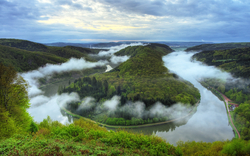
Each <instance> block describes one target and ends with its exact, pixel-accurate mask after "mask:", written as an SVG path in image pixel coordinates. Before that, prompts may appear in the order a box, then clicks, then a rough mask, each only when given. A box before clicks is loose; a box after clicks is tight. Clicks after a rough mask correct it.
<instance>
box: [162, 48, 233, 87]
mask: <svg viewBox="0 0 250 156" xmlns="http://www.w3.org/2000/svg"><path fill="white" fill-rule="evenodd" d="M193 55H194V53H186V52H183V51H180V52H174V53H171V54H168V55H167V56H164V57H163V61H164V62H165V66H166V67H167V68H168V69H169V70H170V71H172V72H175V73H176V74H177V75H179V76H181V77H182V78H185V79H186V80H188V81H190V82H192V83H195V82H196V80H199V79H202V78H221V79H227V78H232V76H231V75H230V74H229V73H227V72H222V71H221V70H219V69H217V68H215V67H213V66H207V65H204V64H202V63H201V62H198V61H195V60H193V61H192V62H191V61H190V59H191V57H192V56H193Z"/></svg>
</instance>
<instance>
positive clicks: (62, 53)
mask: <svg viewBox="0 0 250 156" xmlns="http://www.w3.org/2000/svg"><path fill="white" fill-rule="evenodd" d="M99 51H100V49H89V48H81V47H74V46H66V47H47V46H45V45H43V44H39V43H34V42H30V41H25V40H17V39H0V62H1V63H2V64H3V65H5V66H11V65H12V66H13V67H14V69H15V70H16V71H18V72H23V71H28V70H34V69H37V68H38V67H41V66H43V65H45V64H47V63H51V64H57V63H63V62H66V61H67V60H68V59H69V58H72V57H74V58H81V57H84V58H85V59H86V60H87V61H95V60H93V59H91V58H89V57H88V54H91V53H93V54H94V53H98V52H99Z"/></svg>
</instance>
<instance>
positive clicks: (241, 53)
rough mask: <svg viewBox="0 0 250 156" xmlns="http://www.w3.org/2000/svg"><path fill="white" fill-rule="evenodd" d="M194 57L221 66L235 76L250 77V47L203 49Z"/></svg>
mask: <svg viewBox="0 0 250 156" xmlns="http://www.w3.org/2000/svg"><path fill="white" fill-rule="evenodd" d="M193 58H194V59H196V60H198V61H201V62H204V63H206V64H207V65H212V66H216V67H219V68H221V69H223V70H225V71H227V72H230V73H232V74H233V75H234V76H235V77H242V78H249V77H250V64H249V61H250V48H236V49H228V50H213V51H203V52H200V53H197V54H195V55H194V56H193Z"/></svg>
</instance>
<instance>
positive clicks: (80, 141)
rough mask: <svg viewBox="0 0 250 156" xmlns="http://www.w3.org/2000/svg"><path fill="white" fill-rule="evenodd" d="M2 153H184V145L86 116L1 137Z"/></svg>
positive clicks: (0, 151)
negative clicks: (108, 127)
mask: <svg viewBox="0 0 250 156" xmlns="http://www.w3.org/2000/svg"><path fill="white" fill-rule="evenodd" d="M45 120H49V118H47V119H45ZM43 122H44V121H43ZM53 122H54V121H51V123H53ZM0 153H1V154H4V155H18V154H19V155H39V154H42V155H81V154H86V155H98V154H104V155H136V154H138V155H182V152H181V151H180V149H178V148H175V147H174V146H173V145H170V144H169V143H166V142H165V140H162V139H161V138H159V137H156V136H146V135H143V134H133V133H128V132H126V131H118V132H114V131H112V130H111V131H107V130H106V129H105V128H102V127H99V126H98V125H96V124H93V123H90V122H87V121H84V120H83V119H80V120H76V121H74V123H73V124H70V125H66V126H62V127H58V126H54V125H52V126H51V127H50V129H47V128H39V131H37V132H36V133H35V134H34V135H31V134H27V135H20V134H16V135H14V136H13V137H12V138H9V139H6V140H1V141H0Z"/></svg>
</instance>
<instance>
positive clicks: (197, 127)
mask: <svg viewBox="0 0 250 156" xmlns="http://www.w3.org/2000/svg"><path fill="white" fill-rule="evenodd" d="M193 54H194V53H187V52H184V51H178V52H173V53H170V54H169V55H167V56H164V57H163V61H164V62H165V66H166V67H167V68H168V69H169V70H170V71H171V72H173V73H176V74H177V75H179V76H180V77H182V78H183V79H185V80H187V81H189V82H191V83H192V84H193V85H194V86H195V87H196V88H198V89H199V91H200V94H201V100H200V104H199V106H198V108H197V112H196V113H195V114H194V115H192V116H190V117H189V118H187V119H186V120H183V121H179V122H177V123H170V124H165V125H159V126H153V127H145V128H138V129H131V130H130V131H132V132H142V133H144V134H147V135H151V134H156V135H157V136H160V137H162V138H163V139H166V140H167V142H169V143H171V144H176V142H177V141H179V140H182V141H188V140H189V141H193V140H194V141H205V142H213V141H216V140H227V139H232V138H233V137H234V133H233V130H232V128H231V126H230V125H229V123H228V118H227V113H226V108H225V105H224V103H223V101H220V100H219V99H218V98H217V97H216V96H215V95H213V94H212V93H211V92H210V91H209V90H207V89H206V88H204V87H203V86H201V85H200V83H199V82H197V80H199V79H200V78H204V77H221V78H226V77H230V75H229V74H227V73H222V72H221V71H219V70H218V69H216V68H214V67H208V66H205V65H202V64H201V63H199V62H196V61H191V57H192V55H193ZM67 83H68V81H67V80H65V81H64V82H60V85H61V84H67ZM58 86H59V83H58V84H57V83H55V84H52V85H49V86H47V87H44V88H43V89H42V90H43V91H44V93H43V95H41V96H40V97H38V98H40V100H42V99H43V100H46V101H47V102H46V103H45V104H41V105H39V102H38V103H36V102H32V100H34V101H35V100H36V101H39V99H34V98H33V99H31V108H30V109H29V110H28V111H29V113H30V114H31V115H32V116H34V120H35V121H38V122H40V121H42V119H44V118H46V117H47V115H49V116H50V117H51V119H52V120H58V121H60V122H62V123H67V122H69V121H68V119H67V117H66V116H63V115H62V113H61V111H60V108H59V106H58V105H57V103H56V102H57V101H58V99H59V100H65V99H63V97H62V96H58V95H56V92H57V88H58ZM65 98H68V97H65ZM40 102H41V103H44V102H42V101H40Z"/></svg>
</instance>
